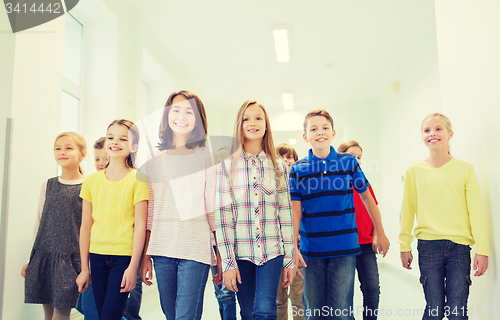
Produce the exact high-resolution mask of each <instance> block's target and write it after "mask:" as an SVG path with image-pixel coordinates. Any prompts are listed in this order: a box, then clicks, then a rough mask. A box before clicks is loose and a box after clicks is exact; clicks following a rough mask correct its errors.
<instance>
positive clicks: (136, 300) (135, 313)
mask: <svg viewBox="0 0 500 320" xmlns="http://www.w3.org/2000/svg"><path fill="white" fill-rule="evenodd" d="M141 300H142V280H141V270H140V265H139V268H137V282H136V283H135V288H134V290H132V291H130V295H129V297H128V299H127V306H126V307H125V315H126V318H127V320H142V318H141V317H140V316H139V310H140V309H141Z"/></svg>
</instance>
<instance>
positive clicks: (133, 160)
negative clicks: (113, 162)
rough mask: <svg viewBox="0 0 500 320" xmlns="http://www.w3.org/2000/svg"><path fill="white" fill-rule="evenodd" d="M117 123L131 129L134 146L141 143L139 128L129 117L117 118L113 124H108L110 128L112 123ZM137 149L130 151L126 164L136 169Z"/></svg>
mask: <svg viewBox="0 0 500 320" xmlns="http://www.w3.org/2000/svg"><path fill="white" fill-rule="evenodd" d="M115 124H116V125H120V126H123V127H125V128H127V129H128V130H129V132H130V133H131V134H132V145H133V146H138V145H139V129H138V128H137V126H136V125H135V124H134V123H133V122H132V121H130V120H127V119H119V120H115V121H113V122H111V124H110V125H109V126H108V130H109V128H110V127H111V126H112V125H115ZM137 150H138V149H136V150H135V151H134V152H130V154H129V155H128V157H127V159H126V160H125V164H126V165H127V167H129V168H130V169H135V165H136V159H137ZM108 166H109V162H108V164H107V165H106V168H107V167H108Z"/></svg>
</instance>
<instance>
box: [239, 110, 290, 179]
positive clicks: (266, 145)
mask: <svg viewBox="0 0 500 320" xmlns="http://www.w3.org/2000/svg"><path fill="white" fill-rule="evenodd" d="M252 105H256V106H258V107H260V108H261V109H262V111H263V112H264V119H265V121H266V132H265V133H264V137H263V138H262V150H263V151H264V153H265V154H266V155H267V156H268V157H270V158H271V161H272V163H273V166H274V171H275V172H276V179H278V178H279V177H281V174H282V172H281V171H279V169H278V162H277V160H276V157H277V155H276V149H275V148H274V143H273V136H272V134H271V122H270V121H269V117H268V115H267V112H266V109H264V106H263V105H262V104H260V103H258V102H257V101H255V100H247V101H245V102H244V103H243V105H242V106H241V107H240V108H239V109H238V113H237V114H236V124H235V125H234V137H235V138H236V139H235V142H234V143H233V145H232V146H231V154H233V155H238V153H237V151H238V150H239V148H240V146H241V147H242V148H243V149H244V148H245V133H244V132H243V116H244V115H245V111H246V109H247V108H248V107H250V106H252ZM238 142H239V143H238ZM233 158H236V159H238V157H233ZM236 164H237V160H236V161H232V165H231V172H232V173H234V171H235V169H236ZM278 181H279V180H278Z"/></svg>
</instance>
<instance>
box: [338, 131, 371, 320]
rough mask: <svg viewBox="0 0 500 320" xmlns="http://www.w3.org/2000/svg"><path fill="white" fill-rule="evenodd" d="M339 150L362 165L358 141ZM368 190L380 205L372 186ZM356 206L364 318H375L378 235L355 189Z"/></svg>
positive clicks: (343, 145)
mask: <svg viewBox="0 0 500 320" xmlns="http://www.w3.org/2000/svg"><path fill="white" fill-rule="evenodd" d="M338 151H339V152H346V153H350V154H352V155H354V156H355V157H356V160H357V161H358V164H359V165H361V163H360V161H361V156H362V155H363V150H362V149H361V146H360V145H359V144H358V143H357V142H356V141H352V140H351V141H347V142H344V143H342V144H341V145H340V146H339V147H338ZM368 190H369V191H370V194H371V195H372V197H373V200H374V201H375V204H377V205H378V202H377V199H376V198H375V193H373V190H372V186H371V185H370V186H368ZM353 197H354V208H355V210H356V226H357V228H358V243H359V246H360V248H361V254H360V255H359V256H357V257H356V270H357V271H358V279H359V283H360V287H361V292H362V293H363V319H364V320H375V319H377V314H378V304H379V297H380V285H379V274H378V265H377V257H376V255H375V254H376V253H377V246H376V245H375V243H376V240H375V241H374V238H375V239H376V237H377V235H376V234H375V233H374V232H373V221H372V219H371V218H370V215H369V214H368V212H367V211H366V208H365V205H364V204H363V201H361V197H360V196H359V193H358V192H357V191H356V190H355V189H353Z"/></svg>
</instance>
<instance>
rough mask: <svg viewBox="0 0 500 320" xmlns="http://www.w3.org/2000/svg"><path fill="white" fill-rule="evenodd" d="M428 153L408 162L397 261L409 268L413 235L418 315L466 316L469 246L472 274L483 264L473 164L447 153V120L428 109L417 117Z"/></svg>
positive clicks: (482, 224) (484, 240) (483, 233)
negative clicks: (420, 296)
mask: <svg viewBox="0 0 500 320" xmlns="http://www.w3.org/2000/svg"><path fill="white" fill-rule="evenodd" d="M421 130H422V139H423V141H424V144H425V145H426V146H427V148H429V156H428V157H427V158H426V159H425V160H423V161H419V162H417V163H414V164H412V165H410V167H409V168H408V170H407V171H406V175H405V180H404V183H405V187H404V196H403V205H402V207H401V213H400V223H401V232H400V234H399V243H400V245H401V262H402V264H403V267H404V268H406V269H411V263H412V260H413V256H412V254H411V247H410V244H411V242H412V240H413V235H412V229H413V223H414V220H415V218H416V220H417V226H416V227H415V230H414V235H415V236H416V237H417V238H418V243H417V249H418V264H419V268H420V283H421V284H422V287H423V290H424V295H425V301H426V308H425V312H424V316H423V319H442V318H443V316H446V317H448V319H455V318H456V319H459V318H460V319H467V318H468V316H467V299H468V297H469V286H470V285H471V283H472V282H471V279H470V268H471V267H470V266H471V258H470V246H471V245H473V244H474V243H476V244H477V248H476V255H475V257H474V270H476V272H475V274H474V275H475V276H481V275H483V274H484V272H485V271H486V269H487V268H488V254H489V247H488V227H487V224H486V217H485V213H484V208H483V203H482V200H481V191H480V189H479V182H478V180H477V177H476V173H475V171H474V167H473V166H472V165H471V164H470V163H468V162H465V161H461V160H458V159H456V158H454V157H452V156H451V154H450V152H449V146H448V141H449V140H450V139H451V138H452V137H453V131H452V128H451V122H450V120H449V119H448V118H447V117H446V116H444V115H442V114H440V113H433V114H430V115H428V116H426V117H425V118H424V120H423V121H422V127H421Z"/></svg>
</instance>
